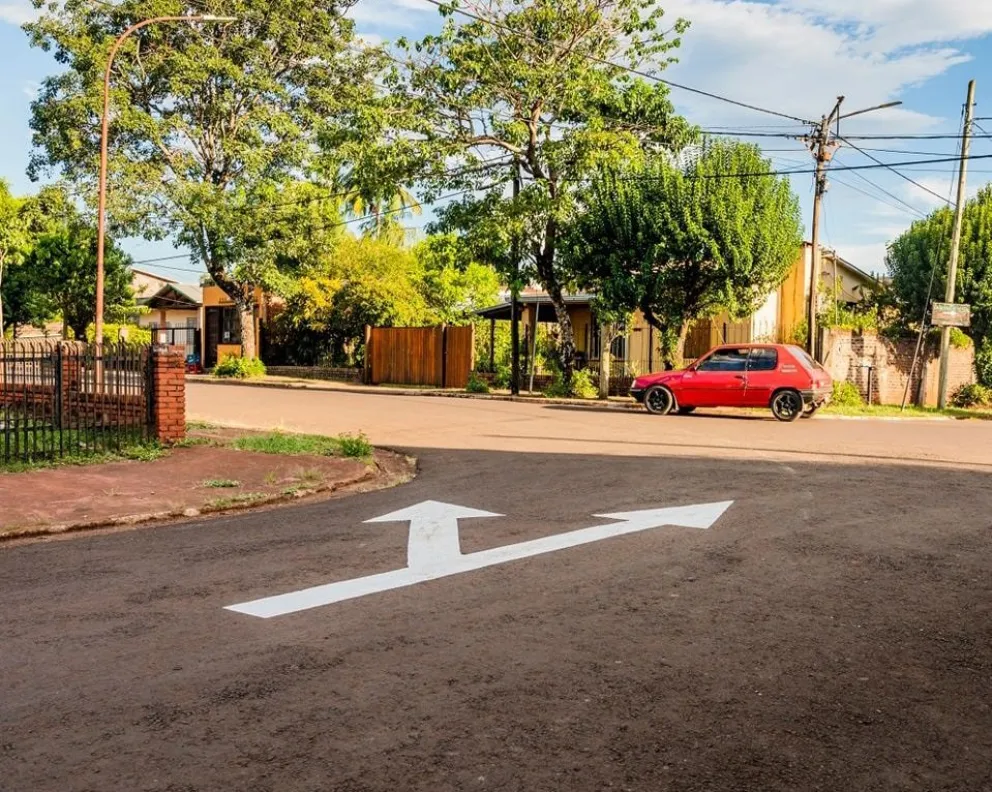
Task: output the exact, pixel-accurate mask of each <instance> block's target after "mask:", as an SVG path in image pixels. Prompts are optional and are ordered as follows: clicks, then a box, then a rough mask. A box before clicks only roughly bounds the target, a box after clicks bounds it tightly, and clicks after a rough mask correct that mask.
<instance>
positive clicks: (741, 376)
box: [734, 374, 744, 379]
mask: <svg viewBox="0 0 992 792" xmlns="http://www.w3.org/2000/svg"><path fill="white" fill-rule="evenodd" d="M734 379H744V375H743V374H734Z"/></svg>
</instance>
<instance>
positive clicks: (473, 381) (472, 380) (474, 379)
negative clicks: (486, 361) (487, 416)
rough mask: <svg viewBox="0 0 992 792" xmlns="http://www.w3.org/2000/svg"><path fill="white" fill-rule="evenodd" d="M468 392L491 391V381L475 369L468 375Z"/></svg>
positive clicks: (466, 389)
mask: <svg viewBox="0 0 992 792" xmlns="http://www.w3.org/2000/svg"><path fill="white" fill-rule="evenodd" d="M465 392H466V393H489V383H488V382H486V381H485V380H484V379H482V377H480V376H479V375H478V374H476V373H475V372H474V371H473V372H472V373H471V374H469V375H468V385H466V386H465Z"/></svg>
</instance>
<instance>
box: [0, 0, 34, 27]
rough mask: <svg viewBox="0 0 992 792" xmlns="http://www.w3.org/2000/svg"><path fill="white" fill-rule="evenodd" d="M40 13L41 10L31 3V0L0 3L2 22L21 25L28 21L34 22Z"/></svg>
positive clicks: (0, 20) (0, 18)
mask: <svg viewBox="0 0 992 792" xmlns="http://www.w3.org/2000/svg"><path fill="white" fill-rule="evenodd" d="M40 14H41V12H40V11H38V10H37V9H35V7H34V6H33V5H31V2H30V0H16V2H13V3H0V22H6V23H8V24H11V25H18V26H20V25H23V24H24V23H26V22H33V21H34V20H35V19H37V18H38V16H39V15H40Z"/></svg>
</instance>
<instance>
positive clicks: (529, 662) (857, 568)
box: [0, 388, 992, 792]
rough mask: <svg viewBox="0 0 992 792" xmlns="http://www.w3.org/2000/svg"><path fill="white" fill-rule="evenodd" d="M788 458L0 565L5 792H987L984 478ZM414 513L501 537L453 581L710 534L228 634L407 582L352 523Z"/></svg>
mask: <svg viewBox="0 0 992 792" xmlns="http://www.w3.org/2000/svg"><path fill="white" fill-rule="evenodd" d="M215 390H217V391H222V390H226V389H220V388H217V389H215ZM232 390H236V389H232ZM238 392H240V391H238ZM393 401H394V402H403V403H404V404H408V405H409V406H408V407H407V408H406V409H410V410H412V411H413V412H412V413H410V414H411V415H413V414H414V413H415V412H416V409H417V407H416V405H417V404H418V403H420V402H421V400H419V399H418V400H408V399H394V400H393ZM332 406H333V405H332ZM336 406H337V411H336V412H335V416H336V417H335V418H334V420H340V419H341V412H342V410H343V408H342V407H341V405H340V404H337V405H336ZM508 406H509V407H510V408H514V407H517V405H508ZM432 409H434V408H432ZM437 409H443V407H439V408H437ZM528 409H529V408H528ZM500 416H503V418H502V420H509V419H506V418H505V416H506V414H504V413H502V411H499V412H496V413H493V414H492V415H491V416H490V418H491V420H489V421H488V423H486V422H483V423H482V424H480V429H479V431H478V434H483V433H486V434H492V431H491V430H492V427H493V426H495V425H497V424H499V422H500V420H501V418H500ZM601 417H603V416H601V415H600V414H598V413H587V414H585V415H584V416H573V415H572V414H569V416H568V420H569V421H571V422H581V421H583V420H585V421H587V422H589V427H590V428H589V432H590V433H593V434H597V433H598V432H599V430H598V429H596V428H595V426H596V422H597V421H598V419H599V418H601ZM610 418H611V419H612V416H610ZM527 420H530V419H529V418H528V419H527ZM552 420H554V419H552ZM679 420H681V421H686V420H688V419H679ZM412 421H413V419H411V422H412ZM810 423H811V424H813V423H817V424H818V422H810ZM826 423H827V422H823V424H826ZM569 425H570V426H572V425H573V424H569ZM741 426H743V427H744V428H743V429H742V428H741ZM818 426H819V424H818ZM686 427H689V428H686ZM759 427H760V428H759ZM356 428H357V427H356ZM530 428H534V427H530ZM792 428H798V429H799V431H800V432H809V431H812V430H810V429H805V428H803V427H802V426H800V425H797V426H796V427H792ZM943 428H944V431H946V432H949V433H952V434H953V433H954V432H957V431H958V425H957V424H948V425H943ZM762 429H763V431H765V432H767V433H768V437H767V438H766V437H764V436H763V435H762V434H761V431H762ZM783 429H785V430H786V433H783V431H782V430H783ZM788 429H789V427H781V426H779V425H778V424H775V423H774V422H771V423H762V424H750V423H746V422H744V423H741V422H738V423H734V422H729V421H723V420H707V419H699V420H698V421H697V422H695V423H693V424H685V423H683V424H682V426H681V427H680V428H678V429H677V431H679V432H687V433H696V435H698V436H696V435H694V439H693V440H692V442H693V443H696V444H697V445H699V446H705V445H707V444H712V445H718V444H719V442H720V437H721V435H723V436H727V435H728V434H729V435H730V436H734V435H735V433H736V432H739V431H746V432H753V433H754V436H755V437H756V438H757V440H756V441H755V443H754V445H760V444H761V443H765V444H766V445H767V446H768V447H775V448H778V451H777V452H776V453H775V454H774V458H772V455H771V452H767V451H763V452H760V453H758V452H753V451H752V452H750V454H748V452H747V451H746V450H742V449H741V448H739V447H738V448H736V449H735V453H736V454H737V455H738V458H730V457H726V458H725V457H722V456H720V455H718V454H709V453H704V452H700V451H698V450H696V451H694V450H693V449H690V448H687V447H683V448H680V449H679V450H678V451H677V453H661V452H659V451H658V450H656V449H652V452H651V454H650V455H646V454H645V453H644V452H642V453H641V454H637V453H636V452H631V451H630V450H629V449H627V450H626V451H625V453H623V454H620V455H609V454H607V453H603V452H601V451H598V450H596V451H592V450H591V451H581V450H577V449H576V448H575V445H576V444H572V445H571V446H569V449H570V450H569V452H567V453H564V452H555V453H546V452H541V451H540V450H537V449H536V448H529V450H527V451H526V452H525V451H521V450H515V451H506V450H499V449H489V448H481V449H474V450H473V449H467V448H447V449H445V448H437V447H434V446H436V445H438V443H439V442H440V441H438V442H435V443H434V444H432V446H431V447H427V446H426V445H425V446H423V447H412V446H411V447H409V450H411V451H413V452H414V453H416V454H417V455H418V456H419V457H420V459H421V464H422V470H421V475H420V476H419V477H418V478H417V479H416V480H415V481H414V482H412V483H411V484H409V485H406V486H403V487H400V488H397V489H394V490H389V491H383V492H378V493H372V494H368V495H362V496H356V497H352V498H347V499H343V500H339V501H330V502H325V503H319V504H310V505H303V506H300V507H296V508H292V509H282V510H276V511H270V512H263V513H257V514H253V515H244V516H239V517H231V518H223V519H220V520H215V521H211V522H204V523H191V524H186V525H179V526H172V527H160V528H148V529H142V530H136V531H130V532H123V533H119V534H106V535H93V536H79V537H74V538H71V539H64V540H58V541H49V542H43V543H36V544H28V545H21V546H8V547H5V548H0V602H2V603H3V611H2V612H3V617H2V619H0V648H2V650H0V789H3V790H5V791H6V790H11V791H12V792H14V791H16V792H27V791H30V792H45V791H46V790H52V791H53V792H54V791H55V790H57V791H58V792H77V791H78V792H82V791H83V790H93V791H94V792H96V791H100V792H103V791H105V790H127V792H131V791H132V790H134V791H135V792H137V791H138V790H156V791H161V792H165V791H166V790H169V791H170V792H179V791H180V790H182V791H183V792H193V791H194V790H195V791H196V792H205V791H206V790H211V791H213V790H217V791H218V792H219V791H220V790H224V791H225V792H230V790H239V791H240V790H252V791H253V792H262V791H263V790H272V792H276V791H278V792H302V791H303V790H306V791H307V792H318V790H319V791H320V792H328V790H336V791H340V792H359V791H361V792H372V791H375V792H380V791H381V792H386V791H387V790H388V791H390V792H391V791H392V790H425V792H426V791H427V790H430V791H431V792H439V791H441V792H443V791H445V790H485V789H492V790H500V792H504V791H506V792H509V791H511V790H513V791H516V790H519V791H520V792H535V791H536V790H569V791H571V790H575V791H576V792H601V791H602V790H607V789H617V790H621V789H626V790H644V792H657V790H749V791H750V790H790V791H794V790H830V792H834V791H835V790H921V792H922V791H923V790H927V791H928V792H930V791H932V790H962V792H965V791H967V792H976V791H982V792H983V791H984V790H989V789H992V710H990V702H992V697H990V695H989V690H990V689H992V687H990V686H992V576H990V572H992V487H990V482H989V477H988V471H987V468H984V467H983V466H982V465H981V464H980V462H979V461H977V460H972V463H973V464H972V466H971V468H970V469H963V468H956V467H952V466H951V465H949V464H946V463H945V464H932V463H931V464H922V463H917V462H914V461H912V460H911V459H908V458H906V457H905V454H903V455H902V458H899V459H897V460H892V461H885V460H884V459H882V458H880V456H879V455H878V454H874V455H873V456H872V458H871V460H870V461H869V460H867V459H860V458H857V457H851V458H848V456H850V455H852V454H855V453H857V451H858V449H857V448H847V449H845V456H844V457H843V458H842V457H841V456H836V455H835V456H829V457H828V456H826V455H825V454H805V455H804V454H803V453H802V451H801V449H799V448H796V447H795V446H796V445H797V443H796V442H795V441H796V439H797V437H802V435H794V436H792V437H790V436H789V435H788V434H787V432H788ZM374 431H380V430H374ZM507 431H508V430H507ZM548 431H549V432H551V431H552V429H549V430H548ZM672 431H676V430H675V429H673V430H672ZM816 431H821V430H820V429H816ZM844 431H846V429H845V430H844ZM863 431H864V432H865V434H866V435H870V434H872V432H873V431H874V429H873V428H871V427H868V428H866V429H864V430H863ZM884 431H886V432H888V431H889V430H888V429H885V430H884ZM901 431H905V432H907V433H910V432H912V431H913V428H912V427H903V429H902V430H901ZM926 431H930V430H926ZM511 433H512V432H511ZM547 436H550V435H547ZM935 436H936V435H935ZM958 437H963V435H958ZM973 437H974V435H973ZM978 437H979V438H981V435H980V434H979V435H978ZM769 438H770V439H769ZM632 439H637V437H636V435H635V437H633V438H632ZM640 439H641V440H642V441H643V442H653V441H652V440H650V439H645V437H644V436H643V435H642V436H641V438H640ZM759 441H760V442H759ZM499 442H502V440H501V441H499ZM872 442H875V441H866V443H868V444H869V445H870V444H871V443H872ZM916 442H917V441H916V440H914V439H912V438H909V439H906V440H905V443H906V444H907V446H910V445H913V444H914V443H916ZM959 442H960V441H959ZM465 444H466V445H467V444H468V441H467V440H466V441H465ZM602 445H603V447H604V448H611V447H612V446H610V445H609V444H608V443H603V444H602ZM635 448H636V447H635ZM872 449H873V447H872ZM895 450H896V451H900V448H899V447H897V448H896V449H895ZM963 453H964V454H965V455H967V454H970V453H971V451H970V450H965V451H964V452H963ZM976 453H977V452H976ZM890 455H894V454H891V453H890ZM865 456H868V454H865ZM741 457H744V458H741ZM425 500H437V501H444V502H448V503H453V504H458V505H460V506H463V507H470V508H473V509H482V510H486V511H490V512H494V513H498V514H502V515H505V516H503V517H492V518H487V519H476V520H465V521H463V522H462V523H461V530H460V536H461V549H462V552H464V553H477V552H484V551H486V550H488V549H492V548H497V547H503V546H507V545H514V544H518V543H521V542H524V541H530V540H534V539H537V538H539V537H549V536H552V535H557V534H562V533H565V532H568V531H572V530H575V529H578V528H584V527H589V526H596V525H602V524H604V523H609V522H610V521H609V520H604V519H603V518H597V517H595V516H593V515H602V514H609V513H616V512H630V511H634V510H641V509H653V508H662V507H671V506H686V505H691V504H703V503H712V502H726V501H733V504H732V505H731V506H730V507H729V508H727V509H726V511H725V512H724V513H723V515H722V516H721V517H720V518H719V519H718V520H717V521H716V523H715V524H713V526H712V527H711V528H709V529H708V530H702V529H700V528H686V527H677V526H666V527H658V528H654V529H650V530H645V531H642V532H639V533H635V534H630V535H627V536H620V537H614V538H608V539H604V540H602V541H596V542H593V543H590V544H586V545H583V546H579V547H573V548H570V549H564V550H559V551H556V552H549V553H546V554H543V555H538V556H535V557H532V558H528V559H524V560H518V561H512V562H509V563H505V564H499V565H496V566H492V567H489V568H487V569H481V570H478V571H473V572H468V573H465V574H460V575H455V576H449V577H443V578H440V579H437V580H433V581H431V582H426V583H421V584H419V585H415V586H410V587H406V588H400V589H396V590H393V591H387V592H381V593H375V594H371V595H369V596H365V597H362V598H359V599H353V600H349V601H345V602H338V603H335V604H331V605H325V606H322V607H315V608H312V609H309V610H304V611H301V612H297V613H292V614H288V615H283V616H278V617H274V618H269V619H261V618H256V617H253V616H248V615H245V614H243V613H237V612H232V611H230V610H226V609H225V608H226V606H230V605H234V604H238V603H243V602H245V601H248V600H253V599H256V598H260V597H269V596H272V595H277V594H283V593H286V592H290V591H295V590H299V589H304V588H307V587H312V586H318V585H322V584H326V583H330V582H333V581H340V580H349V579H352V578H358V577H363V576H367V575H371V574H375V573H383V572H387V571H390V570H394V569H398V568H402V567H404V566H405V564H406V561H407V540H408V527H407V525H405V524H400V523H388V524H365V521H366V520H368V519H370V518H374V517H377V516H380V515H383V514H387V513H389V512H392V511H395V510H397V509H402V508H405V507H408V506H410V505H413V504H417V503H419V502H422V501H425Z"/></svg>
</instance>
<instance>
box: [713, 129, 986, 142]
mask: <svg viewBox="0 0 992 792" xmlns="http://www.w3.org/2000/svg"><path fill="white" fill-rule="evenodd" d="M700 131H701V132H702V133H703V134H707V135H715V136H718V137H767V138H787V139H796V138H798V137H802V136H801V135H789V134H785V133H779V132H747V131H740V132H736V131H735V132H721V131H715V130H712V129H701V130H700ZM845 138H846V139H847V140H960V139H961V135H946V134H945V135H845ZM973 139H978V140H981V139H990V140H992V134H985V135H975V136H973Z"/></svg>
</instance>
